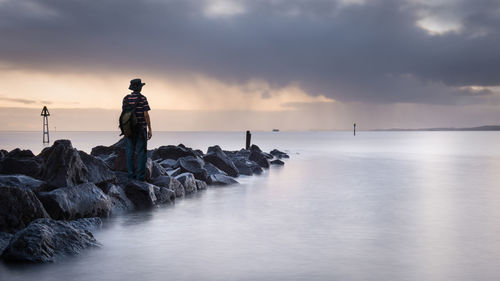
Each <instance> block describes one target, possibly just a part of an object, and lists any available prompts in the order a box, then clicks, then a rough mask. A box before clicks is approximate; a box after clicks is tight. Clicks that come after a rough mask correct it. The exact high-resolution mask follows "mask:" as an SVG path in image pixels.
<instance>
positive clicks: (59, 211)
mask: <svg viewBox="0 0 500 281" xmlns="http://www.w3.org/2000/svg"><path fill="white" fill-rule="evenodd" d="M38 198H39V199H40V201H41V202H42V203H43V206H44V207H45V210H47V212H48V213H49V214H50V216H51V217H52V218H53V219H63V220H74V219H78V218H90V217H107V216H109V214H110V211H111V206H112V203H111V200H110V198H109V197H108V196H107V195H106V194H104V192H102V190H101V189H100V188H98V187H97V186H96V185H95V184H93V183H84V184H80V185H76V186H69V187H61V188H58V189H54V190H52V191H50V192H40V193H39V194H38Z"/></svg>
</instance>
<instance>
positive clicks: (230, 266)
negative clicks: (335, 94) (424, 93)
mask: <svg viewBox="0 0 500 281" xmlns="http://www.w3.org/2000/svg"><path fill="white" fill-rule="evenodd" d="M38 135H40V134H38V133H37V134H34V133H0V136H1V138H0V147H3V148H8V149H12V148H14V147H17V146H22V147H24V148H31V149H33V151H34V152H39V151H40V150H41V149H42V147H41V145H40V144H38V142H37V141H33V139H34V138H35V137H38ZM57 138H70V139H71V140H72V141H73V144H74V146H75V147H77V148H79V149H82V150H85V151H87V152H89V151H90V149H91V148H92V147H93V146H96V145H98V144H105V145H109V144H112V143H113V142H115V141H117V136H116V133H114V132H109V133H106V132H101V133H96V132H78V133H74V132H73V133H69V132H68V133H65V132H58V133H57ZM253 141H254V143H256V144H258V145H260V146H261V148H262V149H263V150H265V151H269V150H271V149H273V148H279V149H281V150H285V151H288V152H289V153H290V156H291V159H289V160H287V161H286V164H285V166H284V167H272V168H271V169H270V170H269V171H267V172H265V173H264V174H263V175H261V176H254V177H240V178H239V179H238V180H239V181H240V182H241V184H239V185H234V186H230V187H224V188H210V189H208V190H206V191H203V192H199V193H197V194H195V195H194V196H190V197H188V198H185V199H181V200H177V202H176V203H175V204H172V205H166V206H163V207H161V208H156V209H153V210H150V211H143V212H133V213H129V214H125V215H120V216H115V217H111V218H110V219H108V220H106V221H105V224H104V227H103V229H102V230H100V231H97V232H96V233H95V236H96V238H97V239H98V240H99V241H100V242H101V243H102V244H103V246H102V248H99V249H90V250H87V251H85V252H84V253H83V254H81V255H78V256H75V257H65V258H63V259H61V260H59V261H58V262H56V263H53V264H45V265H27V266H6V265H4V264H0V280H2V281H3V280H37V281H44V280H214V281H215V280H374V281H380V280H419V281H421V280H500V269H499V268H500V190H499V187H500V186H499V180H500V145H499V144H500V133H498V132H360V133H359V134H358V135H357V136H356V137H353V136H352V134H351V133H347V132H279V133H271V132H269V133H268V132H256V133H254V134H253ZM178 143H184V144H185V145H187V146H192V147H194V148H201V149H203V150H206V148H207V147H208V146H209V145H213V144H220V145H221V146H222V147H223V148H225V149H239V148H241V147H242V145H243V144H244V132H241V133H222V132H212V133H210V132H199V133H187V132H185V133H156V134H155V135H154V138H153V140H152V141H151V142H150V145H149V146H150V148H152V147H158V146H159V145H164V144H178Z"/></svg>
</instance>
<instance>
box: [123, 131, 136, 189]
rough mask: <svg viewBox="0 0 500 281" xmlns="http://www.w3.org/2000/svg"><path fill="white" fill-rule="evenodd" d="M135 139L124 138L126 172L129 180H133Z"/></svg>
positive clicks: (134, 175)
mask: <svg viewBox="0 0 500 281" xmlns="http://www.w3.org/2000/svg"><path fill="white" fill-rule="evenodd" d="M136 142H137V138H127V137H126V138H125V151H126V153H127V172H128V178H129V179H135V177H136V174H135V157H134V154H135V145H136Z"/></svg>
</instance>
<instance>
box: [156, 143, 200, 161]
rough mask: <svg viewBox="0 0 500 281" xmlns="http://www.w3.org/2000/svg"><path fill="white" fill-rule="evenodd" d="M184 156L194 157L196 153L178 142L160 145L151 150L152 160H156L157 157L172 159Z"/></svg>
mask: <svg viewBox="0 0 500 281" xmlns="http://www.w3.org/2000/svg"><path fill="white" fill-rule="evenodd" d="M186 156H193V157H196V153H195V152H193V150H192V149H190V148H187V147H185V146H184V145H182V144H180V145H178V146H174V145H166V146H160V147H159V148H157V149H156V150H155V151H154V152H153V156H152V158H153V160H158V159H162V160H165V159H174V160H177V159H179V158H181V157H186Z"/></svg>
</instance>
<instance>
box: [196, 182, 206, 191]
mask: <svg viewBox="0 0 500 281" xmlns="http://www.w3.org/2000/svg"><path fill="white" fill-rule="evenodd" d="M195 183H196V190H205V189H207V183H206V182H204V181H201V180H195Z"/></svg>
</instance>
